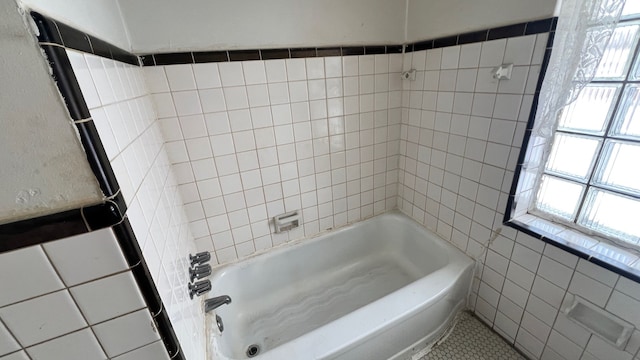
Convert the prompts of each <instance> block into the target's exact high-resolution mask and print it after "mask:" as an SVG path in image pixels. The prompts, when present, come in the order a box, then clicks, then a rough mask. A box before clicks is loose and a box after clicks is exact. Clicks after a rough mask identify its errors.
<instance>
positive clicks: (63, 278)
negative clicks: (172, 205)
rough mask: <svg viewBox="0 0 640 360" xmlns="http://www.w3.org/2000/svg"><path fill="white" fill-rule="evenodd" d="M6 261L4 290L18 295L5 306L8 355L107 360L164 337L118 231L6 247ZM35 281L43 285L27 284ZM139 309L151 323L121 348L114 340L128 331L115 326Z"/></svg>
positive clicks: (4, 353) (0, 335)
mask: <svg viewBox="0 0 640 360" xmlns="http://www.w3.org/2000/svg"><path fill="white" fill-rule="evenodd" d="M84 259H94V260H95V261H85V260H84ZM0 264H2V265H0V266H3V267H4V268H3V271H2V274H3V275H4V276H0V289H2V294H5V293H11V298H8V297H5V298H6V299H8V300H7V301H5V302H3V303H2V304H0V359H2V360H24V359H26V360H50V359H69V360H88V359H96V360H103V359H107V358H111V357H115V356H117V355H120V354H123V353H126V354H127V355H129V354H131V353H130V352H128V351H129V350H133V349H137V348H140V347H142V346H145V345H147V344H150V343H152V342H154V341H156V340H157V334H156V332H155V331H154V329H152V325H151V324H152V321H151V314H150V313H149V310H148V309H147V307H146V304H145V303H144V301H143V300H142V297H141V295H140V293H139V291H138V289H137V286H136V284H135V281H134V280H133V275H132V274H131V271H130V270H129V268H128V267H127V266H126V265H124V266H123V264H125V259H124V255H123V254H122V251H121V250H120V247H119V245H118V243H117V242H116V241H115V235H114V234H113V232H112V231H111V229H103V230H100V231H94V232H91V233H87V234H83V235H79V236H74V237H70V238H65V239H61V240H56V241H53V242H49V243H46V244H44V245H36V246H31V247H28V248H25V249H21V250H15V251H11V252H7V253H3V254H1V255H0ZM70 264H71V265H73V264H79V265H81V266H80V267H77V266H76V267H73V266H70ZM72 272H78V273H82V278H81V279H80V278H78V277H77V274H72ZM7 274H11V275H12V276H11V277H9V276H7ZM64 284H66V285H64ZM31 285H35V286H31ZM30 287H34V288H36V289H37V291H23V290H22V289H24V288H30ZM132 312H133V314H136V315H137V316H139V317H141V318H143V319H144V321H136V323H137V324H138V327H137V328H136V329H138V330H137V331H133V332H132V331H129V332H127V339H126V340H127V342H126V344H125V345H126V346H124V345H121V346H120V347H117V346H115V347H114V346H113V345H112V344H113V343H114V341H111V339H112V338H114V337H115V338H117V337H118V336H122V334H123V333H124V331H123V330H122V329H118V328H114V327H110V325H111V324H118V323H123V322H124V323H126V322H127V320H128V319H129V317H131V315H132ZM127 327H128V328H129V329H133V328H134V326H132V325H128V326H127ZM116 343H117V342H116ZM160 346H161V347H162V351H164V353H165V356H166V350H165V349H164V345H163V344H161V343H160ZM112 348H115V349H117V350H115V351H112ZM155 349H156V350H155V352H154V353H158V351H159V349H160V348H157V346H156V348H155ZM123 358H126V357H124V355H123ZM141 358H142V359H144V357H141ZM147 358H149V357H147ZM157 358H158V359H161V358H162V357H157Z"/></svg>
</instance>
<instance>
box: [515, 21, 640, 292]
mask: <svg viewBox="0 0 640 360" xmlns="http://www.w3.org/2000/svg"><path fill="white" fill-rule="evenodd" d="M624 20H626V19H622V20H621V21H624ZM557 21H558V18H557V17H556V18H553V22H552V26H551V30H550V32H549V33H548V34H549V37H548V41H547V45H546V48H545V54H544V57H543V61H542V64H541V65H540V73H539V77H538V82H537V84H536V90H535V93H534V97H533V101H532V105H531V111H530V113H529V118H528V121H527V125H526V128H525V134H524V137H523V140H522V145H521V147H520V153H519V156H518V160H517V164H516V168H515V170H514V173H513V181H512V183H511V188H510V190H509V196H508V198H507V205H506V210H505V212H504V217H503V224H504V225H505V226H508V227H511V228H513V229H515V230H518V231H521V232H523V233H525V234H527V235H530V236H532V237H534V238H537V239H539V240H541V241H543V242H545V243H547V244H550V245H553V246H555V247H558V248H560V249H562V250H564V251H567V252H569V253H571V254H573V255H576V256H578V257H580V258H582V259H585V260H586V261H589V262H591V263H594V264H597V265H599V266H601V267H603V268H605V269H607V270H610V271H612V272H614V273H616V274H618V275H621V276H624V277H626V278H628V279H630V280H633V281H635V282H639V283H640V266H638V265H637V264H640V260H638V262H637V264H636V263H632V264H633V265H634V266H633V267H632V266H630V263H628V262H626V261H624V257H625V256H627V255H631V256H636V255H634V254H630V253H629V252H627V251H625V250H624V249H623V248H620V247H616V246H614V245H611V244H613V243H614V242H612V241H611V240H609V239H607V238H604V237H601V236H599V235H594V234H588V233H587V232H586V231H585V230H587V229H586V228H581V230H577V229H575V228H573V227H569V226H566V225H565V224H562V223H559V222H556V221H550V220H548V219H547V218H544V217H540V216H538V215H535V214H532V213H530V212H529V205H530V203H531V199H532V196H531V195H532V191H533V190H532V187H533V186H534V185H535V183H536V178H535V176H536V175H537V170H536V167H537V166H540V164H541V163H542V162H541V159H542V157H543V156H544V151H543V149H544V147H545V146H546V144H544V141H541V139H540V138H539V137H536V136H535V135H534V134H533V127H534V122H535V118H536V113H537V108H538V102H539V96H540V90H541V88H542V84H543V81H544V78H545V74H546V70H547V67H548V65H549V60H550V58H551V51H552V47H553V40H554V36H555V29H556V26H557ZM637 51H638V52H640V46H638V49H637ZM635 56H640V54H636V55H635ZM632 66H633V64H632ZM544 160H545V161H546V158H545V159H544ZM542 164H543V165H544V163H542ZM594 243H595V244H597V245H593V244H594ZM596 248H597V249H596ZM612 254H613V256H612ZM638 257H640V256H636V258H638Z"/></svg>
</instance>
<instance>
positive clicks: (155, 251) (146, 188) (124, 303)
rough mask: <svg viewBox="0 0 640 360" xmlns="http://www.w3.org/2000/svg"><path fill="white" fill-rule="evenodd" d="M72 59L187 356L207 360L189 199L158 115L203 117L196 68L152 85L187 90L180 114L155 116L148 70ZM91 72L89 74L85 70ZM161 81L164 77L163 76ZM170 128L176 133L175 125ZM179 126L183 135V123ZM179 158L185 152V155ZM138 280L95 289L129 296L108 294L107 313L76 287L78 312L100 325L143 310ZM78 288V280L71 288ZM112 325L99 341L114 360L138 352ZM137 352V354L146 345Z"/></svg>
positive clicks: (178, 70)
mask: <svg viewBox="0 0 640 360" xmlns="http://www.w3.org/2000/svg"><path fill="white" fill-rule="evenodd" d="M68 53H69V57H70V59H71V60H72V65H73V67H74V70H75V71H76V76H77V77H78V80H79V83H80V86H81V88H82V92H83V94H85V96H86V97H90V98H91V99H92V100H91V101H87V103H88V105H89V107H90V112H91V116H92V118H93V120H94V122H95V124H96V127H97V128H98V133H99V134H100V138H101V140H102V142H103V144H104V147H105V150H106V152H107V155H108V157H109V160H110V162H111V165H112V167H113V169H114V171H115V174H116V177H117V179H118V182H119V183H120V187H121V189H122V193H123V195H124V197H125V200H126V202H127V205H128V210H127V216H128V218H129V221H130V222H131V226H132V227H133V230H134V232H135V234H136V238H137V240H138V242H139V245H140V248H141V249H142V251H143V254H144V257H145V260H146V262H147V265H148V266H149V270H150V272H151V275H152V277H153V280H154V282H155V284H156V287H157V288H158V291H159V293H160V295H161V297H162V301H163V303H164V305H165V307H166V311H167V312H168V314H169V317H170V319H171V321H172V324H173V327H174V330H175V331H176V335H177V336H178V338H179V340H180V343H181V346H182V350H183V351H184V353H185V355H186V357H187V358H189V359H201V358H204V351H205V342H204V335H205V331H204V322H203V316H202V310H201V306H202V304H201V302H200V301H198V300H196V301H192V300H190V299H189V297H188V296H187V294H186V291H187V283H188V279H189V278H188V273H187V268H188V265H189V264H188V260H187V259H188V254H189V253H194V252H195V251H196V246H195V243H194V241H193V237H192V235H191V232H190V230H189V226H188V221H187V218H186V215H185V212H184V210H183V207H182V203H183V200H182V198H181V195H180V193H179V191H178V184H177V182H176V177H175V176H174V173H173V170H172V168H171V166H170V161H169V157H168V155H167V149H168V148H169V146H168V145H165V141H164V139H163V138H162V134H161V131H160V129H161V127H162V126H164V124H162V123H161V122H160V121H158V120H157V119H158V117H157V115H156V111H157V112H158V113H159V114H161V113H163V112H164V111H171V112H172V113H173V114H175V111H176V110H175V109H176V108H177V111H178V112H179V113H180V114H184V115H191V114H197V113H200V112H201V110H200V102H199V100H198V98H197V96H198V94H197V92H195V91H193V90H192V89H195V88H196V83H195V82H194V75H193V72H192V70H191V67H190V66H188V67H184V66H177V67H175V68H173V69H172V70H171V71H170V72H169V73H168V77H167V78H166V79H168V80H166V79H165V82H164V84H150V85H151V86H153V87H154V88H155V87H162V86H168V81H169V82H170V83H171V85H172V86H175V87H177V88H179V89H182V90H185V91H182V92H181V95H182V96H181V97H180V98H179V99H178V100H177V102H176V103H177V106H176V107H174V106H173V101H172V100H171V99H169V101H170V104H171V106H169V107H167V109H165V108H163V107H162V106H158V107H157V109H154V105H153V101H152V99H151V95H150V93H149V91H148V88H147V84H146V82H145V79H144V76H143V71H142V69H141V68H139V67H136V66H131V65H128V64H123V63H119V62H114V61H111V60H107V59H103V58H99V57H96V56H94V55H89V54H82V53H78V52H75V51H68ZM85 64H86V65H85ZM84 66H86V67H87V68H88V71H86V70H83V69H84ZM201 70H205V69H201ZM162 74H163V76H165V75H164V74H165V72H164V71H163V72H162ZM202 85H206V83H205V84H202ZM93 93H97V98H92V95H87V94H93ZM186 119H189V120H190V121H191V122H193V123H194V126H192V127H188V126H185V133H186V134H198V133H199V132H201V130H200V129H199V128H198V127H197V122H198V121H201V122H203V121H204V120H203V119H202V118H200V119H198V118H193V117H187V118H186ZM166 125H167V126H171V124H166ZM173 125H174V126H176V127H177V128H179V124H177V123H176V124H173ZM202 125H203V126H204V124H202ZM198 145H199V144H197V143H190V144H189V150H187V148H186V147H184V148H183V149H182V150H183V151H184V152H185V154H187V151H189V152H190V153H191V154H192V155H193V156H196V157H197V156H204V155H207V154H206V153H205V154H200V153H199V151H200V147H199V146H198ZM172 152H178V150H173V151H172ZM87 246H88V247H89V245H87ZM92 248H94V249H95V248H96V247H92ZM69 266H71V265H69ZM76 266H78V265H76ZM70 270H71V269H70ZM71 274H75V275H71ZM61 275H62V277H63V279H65V283H67V284H68V285H69V284H70V283H69V282H67V280H66V278H65V276H67V277H69V276H76V277H79V276H83V273H82V272H79V273H78V272H75V271H70V273H69V275H65V273H61ZM131 281H132V279H131V278H127V277H126V276H124V275H123V276H119V277H111V278H105V279H103V280H102V283H100V284H94V285H92V286H94V287H96V288H99V289H106V288H108V287H113V286H118V287H119V289H120V290H121V292H122V296H124V297H122V296H120V295H117V294H116V293H115V292H110V293H104V294H103V295H104V296H105V297H107V298H109V297H117V298H118V301H117V302H114V303H113V304H112V306H106V307H102V308H100V309H96V308H95V306H93V304H94V298H95V297H96V296H98V295H99V294H100V293H99V292H96V291H94V290H93V289H92V286H90V285H84V286H77V287H74V288H72V290H71V291H72V293H73V294H74V296H77V301H78V305H79V306H80V307H81V308H82V309H85V308H86V309H94V310H97V311H95V312H94V313H93V316H91V317H87V320H88V321H89V322H90V323H96V322H101V321H104V320H105V319H106V318H110V317H112V314H114V313H121V312H123V311H125V310H126V312H127V313H129V312H131V311H134V310H137V309H139V308H140V298H139V294H137V293H136V291H134V289H133V287H132V285H133V284H132V283H131ZM75 283H76V282H75V281H72V284H75ZM103 301H104V300H103ZM129 316H131V315H129ZM123 321H124V319H123ZM111 322H113V321H111ZM111 322H106V323H104V322H101V323H100V324H99V325H96V329H107V330H105V332H104V333H103V332H101V331H100V332H99V333H98V332H97V333H96V334H97V335H98V338H99V339H100V340H101V341H102V342H103V343H105V344H107V345H105V347H104V349H105V351H106V353H107V355H109V356H112V357H115V356H118V355H120V354H122V353H123V352H125V351H129V350H132V349H133V347H132V346H133V343H132V344H125V343H123V341H125V340H127V339H111V338H109V337H108V335H109V334H111V332H110V331H109V330H108V329H110V327H109V326H108V324H109V323H111ZM149 323H150V322H149V321H144V322H143V325H144V326H146V327H145V328H144V329H140V332H139V334H144V333H145V332H144V331H143V330H150V327H149V326H147V325H148V324H149ZM115 328H117V327H114V329H115ZM147 333H148V331H147ZM101 337H103V338H101ZM146 340H147V343H150V342H152V341H155V340H156V338H153V337H148V338H146ZM135 345H136V346H135V347H138V346H140V345H143V344H135ZM154 349H155V348H154ZM154 351H157V350H154ZM151 353H152V354H155V353H157V352H151ZM132 356H133V355H132ZM140 356H143V355H140ZM144 356H147V355H144ZM149 356H150V355H149ZM165 356H166V355H165ZM123 358H126V357H123Z"/></svg>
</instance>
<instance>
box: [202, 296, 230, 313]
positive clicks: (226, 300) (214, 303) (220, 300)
mask: <svg viewBox="0 0 640 360" xmlns="http://www.w3.org/2000/svg"><path fill="white" fill-rule="evenodd" d="M230 303H231V297H230V296H228V295H222V296H216V297H214V298H211V299H206V300H205V301H204V312H206V313H207V312H209V311H212V310H215V309H217V308H219V307H220V306H222V305H226V304H230Z"/></svg>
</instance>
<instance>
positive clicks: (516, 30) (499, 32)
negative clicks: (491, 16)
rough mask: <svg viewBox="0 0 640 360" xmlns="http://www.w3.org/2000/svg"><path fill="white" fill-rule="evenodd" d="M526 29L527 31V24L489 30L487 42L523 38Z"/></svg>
mask: <svg viewBox="0 0 640 360" xmlns="http://www.w3.org/2000/svg"><path fill="white" fill-rule="evenodd" d="M526 29H527V23H522V24H515V25H509V26H502V27H499V28H495V29H490V30H489V35H488V36H487V40H498V39H506V38H510V37H514V36H523V35H525V30H526Z"/></svg>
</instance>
